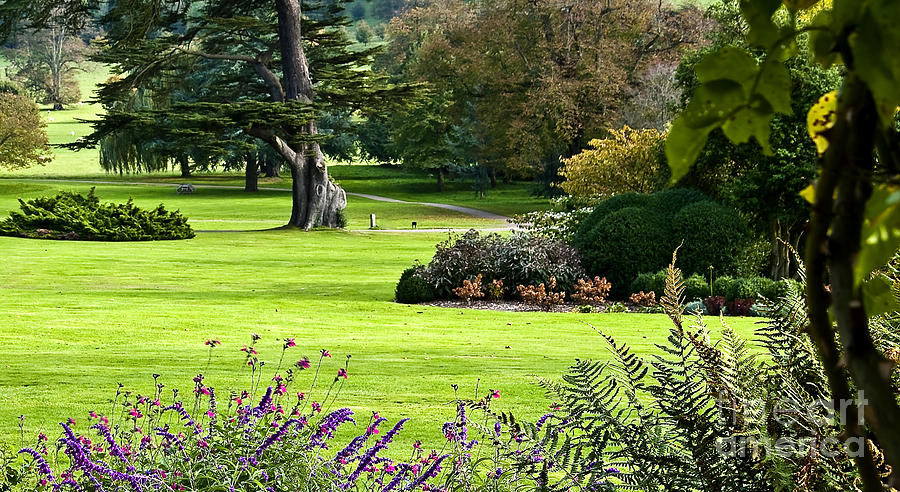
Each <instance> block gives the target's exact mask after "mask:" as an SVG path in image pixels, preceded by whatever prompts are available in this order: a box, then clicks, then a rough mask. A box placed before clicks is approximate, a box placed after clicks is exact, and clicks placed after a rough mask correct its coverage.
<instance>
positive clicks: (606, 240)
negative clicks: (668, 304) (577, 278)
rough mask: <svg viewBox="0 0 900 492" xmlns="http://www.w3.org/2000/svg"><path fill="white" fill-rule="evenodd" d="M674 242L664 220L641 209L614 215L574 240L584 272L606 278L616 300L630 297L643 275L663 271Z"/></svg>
mask: <svg viewBox="0 0 900 492" xmlns="http://www.w3.org/2000/svg"><path fill="white" fill-rule="evenodd" d="M613 198H615V197H613ZM610 200H612V198H611V199H610ZM672 242H673V241H672V240H671V239H669V238H668V237H667V236H666V228H665V223H664V222H663V220H662V219H661V218H660V217H658V216H656V215H653V214H649V213H647V211H646V209H644V208H639V207H626V208H623V209H621V210H617V211H615V212H612V213H610V214H608V215H606V216H605V217H603V218H602V219H600V220H599V221H598V222H597V224H596V226H595V227H594V228H593V229H592V230H591V231H588V232H585V233H584V234H582V231H579V234H578V235H576V237H575V246H576V247H577V248H579V250H580V251H581V254H582V256H583V258H584V266H585V269H587V271H588V272H589V273H592V274H598V273H603V274H604V275H606V278H607V279H608V280H609V281H610V282H611V283H612V293H613V295H615V296H617V297H624V296H626V295H627V294H628V287H629V285H630V284H631V281H632V280H634V278H635V277H637V276H638V275H639V274H640V273H641V272H646V271H655V270H657V269H659V268H661V267H663V266H664V265H665V264H666V261H668V258H670V257H671V251H672V249H674V246H675V245H672V244H670V243H672Z"/></svg>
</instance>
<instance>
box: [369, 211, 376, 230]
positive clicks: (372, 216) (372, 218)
mask: <svg viewBox="0 0 900 492" xmlns="http://www.w3.org/2000/svg"><path fill="white" fill-rule="evenodd" d="M374 228H375V214H369V229H374Z"/></svg>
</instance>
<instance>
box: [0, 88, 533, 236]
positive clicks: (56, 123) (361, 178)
mask: <svg viewBox="0 0 900 492" xmlns="http://www.w3.org/2000/svg"><path fill="white" fill-rule="evenodd" d="M97 77H99V76H97ZM100 111H101V108H100V107H99V106H98V105H95V104H79V105H74V106H72V107H71V108H69V109H66V110H63V111H46V110H43V111H42V112H41V114H42V116H43V117H44V120H45V121H46V122H47V136H48V137H49V139H50V142H51V143H52V144H65V143H71V142H74V141H75V140H76V139H78V138H80V137H83V136H85V135H87V134H89V133H90V132H91V127H90V125H88V124H85V123H82V122H80V121H79V120H93V119H96V117H97V116H96V115H97V114H98V113H99V112H100ZM54 154H55V155H56V158H55V159H54V160H53V161H51V162H50V163H48V164H46V165H44V166H35V167H30V168H26V169H18V170H0V178H57V179H74V180H81V179H88V180H97V181H125V182H163V183H173V184H174V183H184V182H189V183H194V184H216V185H230V186H241V187H242V186H243V185H244V177H243V173H239V172H237V173H235V172H231V173H219V172H215V173H204V172H197V173H195V175H194V176H191V177H190V178H182V177H181V176H180V175H179V173H178V172H175V171H169V172H164V173H153V174H131V175H128V174H125V175H118V174H110V173H106V172H104V171H103V170H102V169H101V168H100V164H99V157H98V151H97V149H86V150H80V151H72V150H69V149H66V148H59V147H56V148H54ZM328 169H329V173H330V174H331V176H332V177H333V178H334V179H335V180H337V181H338V182H339V183H340V184H341V185H342V186H343V187H344V189H345V190H347V191H348V192H355V193H366V194H372V195H380V196H386V197H390V198H395V199H399V200H405V201H416V202H436V203H447V204H451V205H461V206H465V207H471V208H477V209H482V210H486V211H489V212H493V213H497V214H501V215H507V216H510V215H514V214H521V213H525V212H530V211H532V210H540V209H545V208H547V207H548V206H549V203H548V201H547V200H546V199H542V198H539V197H535V196H533V195H532V191H533V189H534V186H535V185H534V184H533V183H530V182H513V183H502V182H501V183H498V187H497V188H496V189H491V190H487V193H486V195H485V196H484V197H478V196H476V193H475V190H474V188H473V182H472V181H471V180H448V181H447V186H446V190H445V191H444V192H438V190H437V180H436V178H435V177H434V176H432V175H429V174H428V173H426V172H424V171H420V170H414V169H402V168H399V167H396V166H378V165H366V164H354V165H332V166H329V168H328ZM259 185H260V186H261V187H275V188H286V189H290V186H291V185H290V173H284V176H283V177H282V178H274V179H266V178H260V181H259ZM284 220H285V221H287V216H286V217H285V218H284ZM367 224H368V223H367ZM407 225H408V224H407Z"/></svg>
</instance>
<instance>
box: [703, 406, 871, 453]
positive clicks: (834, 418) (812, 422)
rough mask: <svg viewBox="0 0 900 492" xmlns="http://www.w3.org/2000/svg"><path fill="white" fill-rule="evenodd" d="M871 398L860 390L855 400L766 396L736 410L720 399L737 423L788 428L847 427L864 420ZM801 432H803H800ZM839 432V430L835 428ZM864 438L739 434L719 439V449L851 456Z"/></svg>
mask: <svg viewBox="0 0 900 492" xmlns="http://www.w3.org/2000/svg"><path fill="white" fill-rule="evenodd" d="M868 403H869V401H868V400H867V399H866V398H865V397H864V396H863V392H862V391H859V392H858V393H857V397H856V399H855V400H839V401H838V402H837V404H835V402H834V400H814V401H812V402H811V403H809V404H808V405H805V406H804V405H802V404H798V403H797V402H790V401H784V400H782V401H778V402H775V403H774V404H772V403H771V402H767V401H765V400H750V401H749V402H748V404H747V406H745V407H744V408H742V409H741V410H740V411H738V412H735V411H733V410H730V406H729V405H728V403H727V402H724V401H720V402H719V403H718V407H719V409H720V410H723V411H721V412H720V413H719V415H721V416H722V418H723V419H730V420H732V422H731V424H732V425H734V426H735V427H743V428H749V427H753V426H754V425H763V426H771V425H773V424H774V425H778V426H781V427H782V428H787V429H804V428H818V429H821V428H823V427H833V428H834V429H835V430H836V431H837V430H839V427H838V426H841V427H844V426H846V425H847V424H848V423H856V424H858V425H859V426H860V427H861V426H862V425H863V424H864V417H863V413H864V410H865V407H866V405H867V404H868ZM801 434H802V432H801ZM835 434H837V432H835ZM865 445H866V444H865V438H863V437H859V436H853V437H849V438H842V439H838V438H837V437H834V436H820V437H802V436H794V437H781V438H779V439H768V438H766V437H759V436H750V435H741V434H736V435H733V436H730V437H725V438H720V439H719V440H718V441H716V450H717V451H718V452H719V454H721V455H725V456H734V457H745V456H754V457H755V456H760V455H763V454H766V455H770V456H771V455H777V456H782V457H790V456H799V455H808V454H810V452H811V451H815V452H817V453H818V454H820V455H822V456H826V457H837V456H841V455H846V456H849V457H851V458H857V457H860V456H863V453H864V451H865Z"/></svg>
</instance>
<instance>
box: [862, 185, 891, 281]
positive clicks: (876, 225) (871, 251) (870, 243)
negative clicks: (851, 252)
mask: <svg viewBox="0 0 900 492" xmlns="http://www.w3.org/2000/svg"><path fill="white" fill-rule="evenodd" d="M861 242H862V244H861V245H860V247H861V249H860V252H859V256H858V258H857V260H856V268H855V272H854V277H855V279H856V283H857V284H859V283H860V282H862V281H863V280H865V279H866V278H867V277H868V276H869V275H870V274H871V273H872V272H873V271H874V270H875V269H877V268H881V267H882V266H884V265H885V264H886V263H887V262H888V261H889V260H890V259H891V257H892V256H893V255H894V253H896V252H897V248H898V246H900V189H898V188H896V187H888V186H886V185H880V186H878V187H877V188H875V190H874V191H873V192H872V196H871V198H869V201H868V203H866V220H865V223H864V224H863V228H862V237H861Z"/></svg>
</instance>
